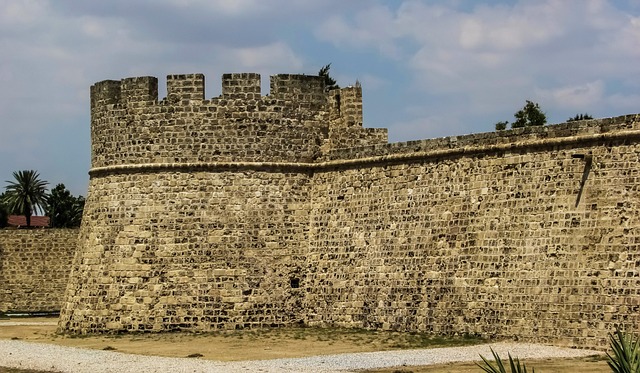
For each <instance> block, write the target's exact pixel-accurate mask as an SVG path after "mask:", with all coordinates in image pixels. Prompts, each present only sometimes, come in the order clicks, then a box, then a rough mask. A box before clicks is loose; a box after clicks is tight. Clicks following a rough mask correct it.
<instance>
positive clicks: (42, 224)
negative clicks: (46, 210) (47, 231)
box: [7, 215, 49, 228]
mask: <svg viewBox="0 0 640 373" xmlns="http://www.w3.org/2000/svg"><path fill="white" fill-rule="evenodd" d="M26 226H27V219H26V218H25V217H24V215H9V218H8V219H7V227H9V228H23V227H26ZM31 227H32V228H49V217H48V216H32V217H31Z"/></svg>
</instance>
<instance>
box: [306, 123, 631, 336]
mask: <svg viewBox="0 0 640 373" xmlns="http://www.w3.org/2000/svg"><path fill="white" fill-rule="evenodd" d="M639 129H640V116H628V117H620V118H614V119H610V120H604V121H593V122H590V123H577V124H574V125H561V126H551V127H544V128H539V129H527V130H518V131H509V132H505V133H494V134H482V135H470V136H465V137H461V138H447V139H437V140H426V141H422V142H411V143H406V144H390V145H388V146H376V147H370V148H366V149H360V151H359V152H358V151H357V150H354V149H350V150H343V151H337V152H336V153H340V152H342V153H343V154H344V153H345V152H347V153H350V154H351V153H357V155H358V156H360V157H362V155H371V154H372V153H373V154H377V155H379V157H377V158H376V157H375V156H374V157H371V156H369V157H363V158H360V161H359V162H352V163H348V162H346V163H340V162H335V163H333V164H331V163H329V164H328V165H327V166H325V169H323V170H322V171H321V172H317V173H315V174H314V178H313V181H312V182H311V183H310V185H312V186H313V192H312V193H311V205H312V210H311V214H312V218H311V230H310V234H309V236H310V243H309V254H308V255H307V267H306V272H307V273H309V274H313V275H310V276H309V277H307V282H306V283H305V284H304V288H305V303H304V308H305V310H306V312H307V315H306V319H305V320H306V323H308V324H310V325H338V326H347V327H362V328H382V329H392V330H405V331H418V332H429V333H436V334H465V333H469V334H474V335H482V336H485V337H497V338H514V337H517V338H519V339H522V340H529V341H535V342H543V343H555V344H562V345H568V346H582V347H600V348H602V347H605V346H606V345H607V333H609V332H612V331H614V330H615V329H616V327H618V326H620V327H623V328H626V329H628V330H634V331H640V329H639V327H638V326H639V325H640V312H639V311H640V270H639V266H640V171H639V170H640V168H639V167H638V166H640V164H639V161H640V144H638V140H640V133H639V132H638V130H639ZM423 150H426V151H423ZM367 152H368V153H369V154H366V153H367Z"/></svg>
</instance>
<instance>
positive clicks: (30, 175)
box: [4, 170, 47, 227]
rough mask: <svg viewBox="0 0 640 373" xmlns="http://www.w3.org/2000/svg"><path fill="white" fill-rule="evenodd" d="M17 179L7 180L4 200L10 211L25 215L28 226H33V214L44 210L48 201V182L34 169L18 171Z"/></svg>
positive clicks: (15, 176) (16, 173)
mask: <svg viewBox="0 0 640 373" xmlns="http://www.w3.org/2000/svg"><path fill="white" fill-rule="evenodd" d="M13 178H14V179H15V181H7V183H9V185H7V188H6V189H7V190H6V192H5V198H4V201H5V203H6V205H7V207H8V208H9V212H11V213H15V214H21V215H24V217H25V219H26V221H27V227H30V226H31V215H32V214H33V213H34V212H36V211H37V210H42V208H43V206H44V205H45V203H46V199H45V197H46V192H47V188H46V186H47V182H46V181H43V180H40V175H39V174H38V173H37V172H36V171H33V170H24V171H16V172H14V173H13Z"/></svg>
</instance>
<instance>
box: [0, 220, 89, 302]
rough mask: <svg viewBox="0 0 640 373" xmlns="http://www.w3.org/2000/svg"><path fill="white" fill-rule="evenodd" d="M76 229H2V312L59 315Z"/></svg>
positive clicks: (0, 282)
mask: <svg viewBox="0 0 640 373" xmlns="http://www.w3.org/2000/svg"><path fill="white" fill-rule="evenodd" d="M77 237H78V230H77V229H29V230H27V229H0V312H7V311H13V312H24V311H29V312H39V311H44V312H57V311H59V310H60V307H61V305H62V301H63V296H64V291H65V288H66V286H67V281H68V278H69V269H70V268H71V261H72V259H73V254H74V252H75V249H76V243H77Z"/></svg>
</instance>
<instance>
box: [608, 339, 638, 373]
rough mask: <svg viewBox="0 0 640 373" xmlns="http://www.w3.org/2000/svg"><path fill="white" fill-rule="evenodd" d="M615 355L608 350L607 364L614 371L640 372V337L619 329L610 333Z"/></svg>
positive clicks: (621, 372) (616, 372)
mask: <svg viewBox="0 0 640 373" xmlns="http://www.w3.org/2000/svg"><path fill="white" fill-rule="evenodd" d="M609 339H610V346H611V349H612V350H613V356H611V355H610V354H609V353H608V352H607V358H608V361H607V364H609V367H610V368H611V370H612V371H613V372H614V373H640V337H638V336H633V335H630V334H626V333H623V332H622V331H620V330H617V331H616V332H615V334H609Z"/></svg>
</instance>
